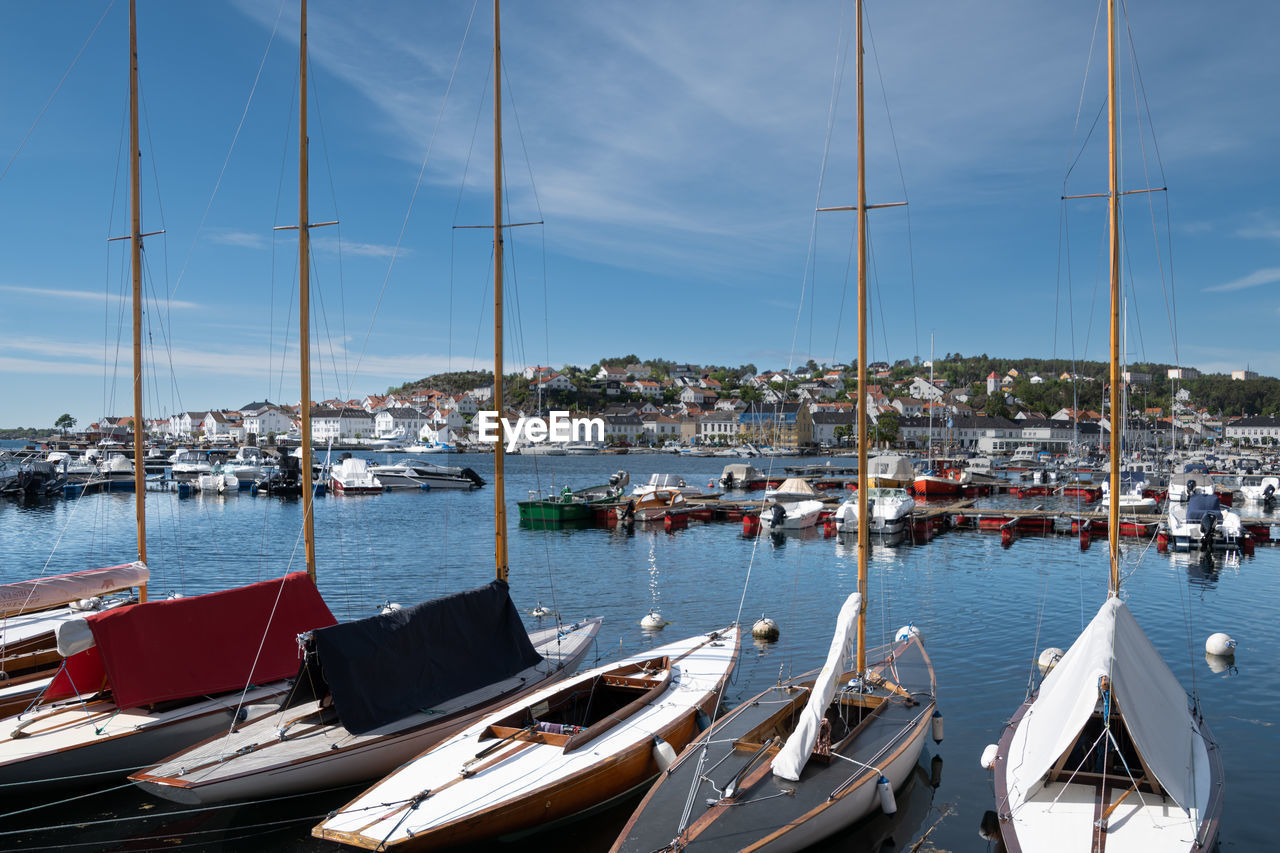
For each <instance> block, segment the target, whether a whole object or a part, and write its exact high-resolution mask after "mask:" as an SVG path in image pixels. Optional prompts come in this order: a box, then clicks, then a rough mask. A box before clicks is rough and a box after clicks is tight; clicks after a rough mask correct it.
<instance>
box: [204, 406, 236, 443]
mask: <svg viewBox="0 0 1280 853" xmlns="http://www.w3.org/2000/svg"><path fill="white" fill-rule="evenodd" d="M201 429H203V430H204V436H205V438H206V439H208V440H209V441H243V440H244V423H243V422H242V421H241V419H240V413H239V412H209V413H208V414H206V415H205V416H204V421H203V423H202V425H201Z"/></svg>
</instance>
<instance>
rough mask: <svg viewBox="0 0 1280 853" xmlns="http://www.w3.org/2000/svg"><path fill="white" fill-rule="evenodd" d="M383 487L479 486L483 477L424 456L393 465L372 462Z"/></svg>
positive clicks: (456, 487)
mask: <svg viewBox="0 0 1280 853" xmlns="http://www.w3.org/2000/svg"><path fill="white" fill-rule="evenodd" d="M369 471H370V473H371V474H373V476H375V477H377V479H378V481H379V482H380V483H382V487H383V488H384V489H391V490H393V491H395V490H399V489H477V488H479V487H480V486H483V485H484V479H483V478H482V477H481V476H480V475H479V474H477V473H476V472H475V471H473V470H471V469H470V468H461V467H452V466H445V465H436V464H435V463H434V462H427V461H425V460H422V459H401V460H400V461H399V462H396V463H395V464H391V465H370V466H369Z"/></svg>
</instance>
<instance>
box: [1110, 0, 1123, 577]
mask: <svg viewBox="0 0 1280 853" xmlns="http://www.w3.org/2000/svg"><path fill="white" fill-rule="evenodd" d="M1116 133H1117V119H1116V4H1115V0H1107V148H1108V157H1107V159H1108V168H1107V181H1108V188H1107V204H1108V206H1109V214H1108V220H1109V224H1110V232H1111V233H1110V245H1109V249H1110V263H1111V507H1110V513H1109V515H1108V517H1107V529H1108V531H1109V534H1110V535H1109V536H1108V538H1107V552H1108V554H1109V555H1110V558H1111V579H1110V584H1109V592H1110V594H1111V595H1118V594H1119V592H1120V424H1121V421H1122V420H1123V417H1124V411H1123V409H1122V407H1121V400H1120V338H1119V334H1120V186H1119V185H1120V181H1119V170H1118V168H1117V165H1116Z"/></svg>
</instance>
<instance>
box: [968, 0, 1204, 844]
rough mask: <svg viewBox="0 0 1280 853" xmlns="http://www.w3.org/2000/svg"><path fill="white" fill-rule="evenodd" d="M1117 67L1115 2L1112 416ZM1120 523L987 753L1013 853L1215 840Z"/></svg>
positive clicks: (1185, 705) (1115, 384)
mask: <svg viewBox="0 0 1280 853" xmlns="http://www.w3.org/2000/svg"><path fill="white" fill-rule="evenodd" d="M1115 66H1116V22H1115V2H1114V0H1108V3H1107V69H1108V75H1107V79H1108V82H1107V86H1108V89H1107V100H1108V108H1109V157H1108V159H1109V164H1110V167H1109V185H1108V194H1107V197H1108V201H1109V206H1110V215H1109V220H1110V233H1111V236H1110V252H1111V260H1110V267H1111V411H1112V412H1113V413H1114V412H1119V411H1121V408H1120V406H1121V403H1120V381H1121V379H1120V357H1119V323H1120V237H1119V219H1120V195H1121V193H1120V189H1119V182H1118V168H1117V162H1116V161H1117V157H1116V136H1117V131H1116V67H1115ZM1115 420H1116V422H1117V423H1118V421H1119V418H1115ZM1120 432H1121V431H1120V430H1119V429H1118V428H1117V429H1112V430H1111V493H1112V494H1113V495H1117V494H1119V492H1120V464H1119V460H1120V438H1121V436H1120ZM1119 512H1120V502H1119V501H1112V502H1111V505H1110V519H1109V521H1108V531H1109V536H1108V553H1109V555H1110V564H1111V572H1110V582H1109V587H1108V595H1107V600H1106V601H1105V602H1104V603H1103V605H1102V608H1101V609H1100V610H1099V611H1098V614H1097V615H1096V616H1094V618H1093V620H1092V621H1091V622H1090V623H1089V625H1088V626H1087V627H1086V628H1085V629H1084V633H1082V634H1081V635H1080V637H1079V638H1078V639H1077V640H1076V641H1075V643H1074V644H1072V646H1071V648H1070V649H1068V650H1067V653H1066V654H1065V655H1064V656H1063V657H1062V659H1061V660H1060V661H1058V663H1057V665H1056V666H1055V667H1054V668H1053V669H1052V670H1051V671H1050V672H1049V674H1048V675H1047V676H1046V677H1045V679H1044V681H1043V682H1042V683H1041V685H1040V689H1039V691H1038V692H1036V693H1035V694H1033V695H1032V696H1030V697H1028V699H1027V700H1026V702H1024V703H1023V704H1022V706H1021V707H1020V708H1019V709H1018V711H1017V713H1016V714H1014V716H1013V719H1012V720H1011V721H1010V722H1009V724H1008V725H1007V726H1006V727H1005V730H1004V733H1003V735H1002V736H1001V738H1000V742H999V744H998V746H996V747H995V748H994V753H995V755H994V760H993V769H994V771H995V792H996V815H997V817H998V818H999V825H1000V836H1001V838H1002V839H1003V841H1004V845H1005V848H1006V849H1008V850H1009V851H1010V853H1020V851H1028V852H1029V851H1037V853H1039V851H1095V853H1097V851H1102V850H1104V849H1105V850H1106V851H1107V853H1121V851H1143V853H1151V851H1163V850H1181V851H1188V850H1189V851H1207V850H1211V849H1213V847H1214V845H1215V843H1216V841H1217V834H1218V825H1219V821H1220V819H1221V813H1222V801H1223V790H1224V789H1223V772H1222V756H1221V754H1220V752H1219V750H1218V746H1217V743H1216V742H1215V741H1214V740H1213V736H1212V735H1211V734H1210V732H1209V728H1208V726H1207V725H1206V724H1205V721H1204V718H1203V717H1202V715H1201V713H1200V708H1199V706H1198V704H1197V703H1196V701H1195V700H1194V699H1193V698H1191V699H1189V698H1188V696H1187V694H1186V693H1185V692H1184V691H1183V689H1182V686H1181V685H1180V684H1179V683H1178V680H1177V678H1175V677H1174V675H1173V673H1172V672H1171V671H1170V670H1169V667H1168V665H1167V664H1166V663H1165V662H1164V660H1163V659H1162V658H1161V657H1160V654H1159V652H1157V651H1156V649H1155V647H1154V646H1153V645H1152V644H1151V641H1150V640H1149V639H1147V636H1146V634H1144V633H1143V631H1142V628H1141V627H1139V625H1138V622H1137V620H1136V619H1134V617H1133V615H1132V614H1131V613H1130V612H1129V609H1128V607H1127V606H1126V605H1125V603H1124V602H1123V601H1122V600H1121V599H1120V597H1119V593H1120V551H1119V529H1120V525H1119ZM988 751H992V747H988Z"/></svg>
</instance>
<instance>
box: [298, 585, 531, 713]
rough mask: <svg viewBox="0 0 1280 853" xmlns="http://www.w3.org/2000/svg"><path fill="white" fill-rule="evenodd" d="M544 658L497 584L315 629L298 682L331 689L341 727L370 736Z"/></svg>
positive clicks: (504, 590) (320, 689)
mask: <svg viewBox="0 0 1280 853" xmlns="http://www.w3.org/2000/svg"><path fill="white" fill-rule="evenodd" d="M541 660H542V656H541V655H539V654H538V653H537V652H536V651H535V650H534V648H533V645H532V644H531V643H530V642H529V634H528V633H527V632H526V631H525V628H524V624H523V623H522V622H521V621H520V614H519V612H517V610H516V607H515V604H513V603H512V601H511V595H510V592H509V591H508V587H507V584H505V583H503V582H502V581H498V580H494V581H490V582H489V583H488V584H486V585H485V586H482V587H478V588H476V589H470V590H466V591H465V592H459V593H456V594H454V595H448V596H445V597H443V598H437V599H434V600H432V601H427V602H424V603H422V604H418V605H415V606H413V607H406V608H404V609H401V610H391V611H390V612H387V613H382V614H380V615H378V616H370V617H369V618H367V619H360V620H357V621H355V622H346V623H344V624H341V625H333V626H331V627H325V628H321V629H319V630H316V631H313V632H312V633H311V638H310V641H309V642H308V654H307V656H306V660H305V661H304V662H303V665H302V672H301V673H300V675H299V678H298V681H299V684H303V685H310V686H311V687H312V689H315V690H316V692H317V694H318V697H317V698H319V696H322V695H323V694H324V692H325V691H326V690H327V691H328V692H329V693H330V694H332V696H333V705H334V708H335V709H336V710H337V712H338V717H339V718H340V719H341V720H342V725H343V726H344V727H346V729H347V730H348V731H349V732H351V733H352V734H365V733H367V732H370V731H373V730H374V729H376V728H378V727H380V726H384V725H386V724H387V723H391V722H395V721H396V720H400V719H403V718H404V717H406V716H408V715H409V714H412V713H414V712H416V711H421V710H423V709H426V708H432V707H434V706H436V705H439V704H440V703H441V702H446V701H448V700H449V699H453V698H455V697H457V696H461V695H463V694H465V693H470V692H471V691H473V690H478V689H479V688H481V687H484V686H485V685H488V684H493V683H494V682H497V681H501V680H503V679H505V678H510V677H511V676H513V675H515V674H516V673H518V672H520V671H521V670H524V669H528V668H529V667H531V666H534V665H536V664H537V663H539V662H540V661H541ZM317 688H318V689H317Z"/></svg>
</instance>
